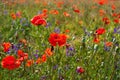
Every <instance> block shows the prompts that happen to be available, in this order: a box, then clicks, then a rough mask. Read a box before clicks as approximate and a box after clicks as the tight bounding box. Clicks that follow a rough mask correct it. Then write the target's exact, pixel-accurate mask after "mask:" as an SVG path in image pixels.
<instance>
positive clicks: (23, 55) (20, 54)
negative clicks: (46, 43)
mask: <svg viewBox="0 0 120 80" xmlns="http://www.w3.org/2000/svg"><path fill="white" fill-rule="evenodd" d="M17 53H18V59H19V60H20V61H23V60H26V59H28V54H27V53H24V52H23V51H22V50H18V51H17Z"/></svg>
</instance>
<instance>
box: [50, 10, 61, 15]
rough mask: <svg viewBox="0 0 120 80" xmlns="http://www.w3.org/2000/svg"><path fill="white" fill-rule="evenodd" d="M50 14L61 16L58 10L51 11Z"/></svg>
mask: <svg viewBox="0 0 120 80" xmlns="http://www.w3.org/2000/svg"><path fill="white" fill-rule="evenodd" d="M50 14H54V15H58V14H59V11H58V10H51V11H50Z"/></svg>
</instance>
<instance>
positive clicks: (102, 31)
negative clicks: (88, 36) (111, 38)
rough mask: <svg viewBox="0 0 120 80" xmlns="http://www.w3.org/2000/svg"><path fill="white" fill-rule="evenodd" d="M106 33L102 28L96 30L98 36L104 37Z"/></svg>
mask: <svg viewBox="0 0 120 80" xmlns="http://www.w3.org/2000/svg"><path fill="white" fill-rule="evenodd" d="M104 33H105V29H104V28H103V27H100V28H98V29H97V30H96V34H97V35H102V34H104Z"/></svg>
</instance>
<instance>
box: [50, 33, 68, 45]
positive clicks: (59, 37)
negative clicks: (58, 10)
mask: <svg viewBox="0 0 120 80" xmlns="http://www.w3.org/2000/svg"><path fill="white" fill-rule="evenodd" d="M66 40H67V35H65V34H58V33H52V34H50V37H49V42H50V44H51V45H52V46H56V45H57V44H58V45H59V46H63V45H65V44H66Z"/></svg>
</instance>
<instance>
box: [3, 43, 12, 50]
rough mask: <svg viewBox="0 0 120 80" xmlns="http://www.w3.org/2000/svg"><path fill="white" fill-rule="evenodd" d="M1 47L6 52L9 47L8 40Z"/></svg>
mask: <svg viewBox="0 0 120 80" xmlns="http://www.w3.org/2000/svg"><path fill="white" fill-rule="evenodd" d="M3 47H4V52H8V51H9V49H10V47H11V44H10V42H4V43H3Z"/></svg>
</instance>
